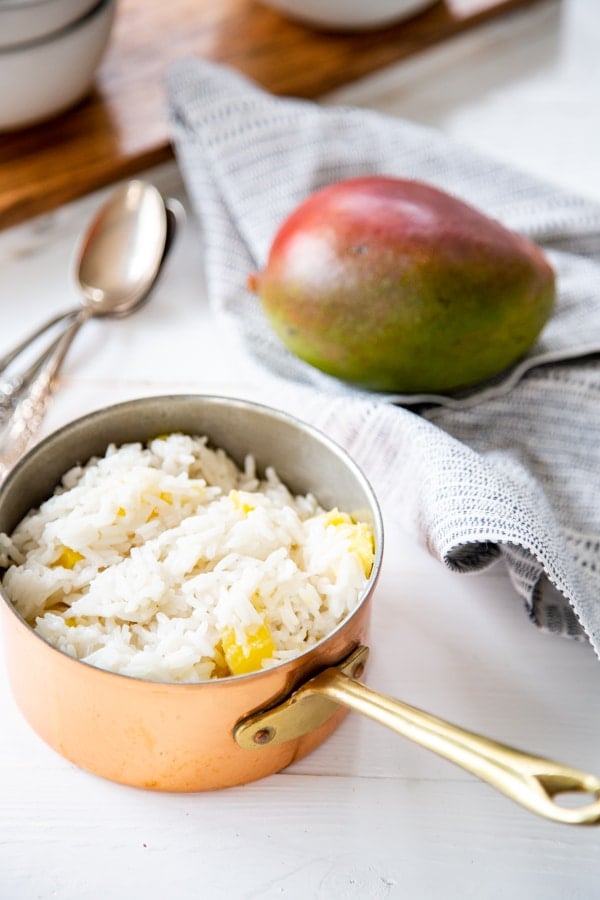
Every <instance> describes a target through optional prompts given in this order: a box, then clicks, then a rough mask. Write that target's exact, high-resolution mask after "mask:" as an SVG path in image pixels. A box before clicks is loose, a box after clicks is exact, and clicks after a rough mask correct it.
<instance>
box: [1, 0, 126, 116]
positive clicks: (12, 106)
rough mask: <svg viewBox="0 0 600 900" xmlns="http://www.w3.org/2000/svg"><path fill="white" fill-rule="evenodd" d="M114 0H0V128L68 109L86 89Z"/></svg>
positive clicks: (105, 35) (106, 33)
mask: <svg viewBox="0 0 600 900" xmlns="http://www.w3.org/2000/svg"><path fill="white" fill-rule="evenodd" d="M115 6H116V0H0V84H1V85H2V87H3V90H2V91H1V92H0V131H8V130H11V129H16V128H23V127H26V126H28V125H33V124H35V123H36V122H40V121H42V120H43V119H48V118H50V117H51V116H53V115H57V114H58V113H60V112H63V110H66V109H68V108H69V107H70V106H72V105H73V104H75V103H77V101H78V100H80V99H81V98H82V97H83V96H84V95H85V94H86V92H87V91H88V90H89V89H90V87H91V84H92V81H93V78H94V73H95V71H96V68H97V66H98V64H99V62H100V60H101V58H102V55H103V53H104V51H105V49H106V46H107V44H108V40H109V36H110V31H111V27H112V23H113V19H114V13H115Z"/></svg>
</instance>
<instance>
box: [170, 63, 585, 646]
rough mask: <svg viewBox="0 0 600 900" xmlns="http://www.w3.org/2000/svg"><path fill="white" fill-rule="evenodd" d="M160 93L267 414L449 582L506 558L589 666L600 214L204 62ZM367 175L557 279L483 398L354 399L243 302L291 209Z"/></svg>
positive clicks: (362, 114) (544, 622)
mask: <svg viewBox="0 0 600 900" xmlns="http://www.w3.org/2000/svg"><path fill="white" fill-rule="evenodd" d="M167 89H168V99H169V108H170V117H171V126H172V134H173V140H174V145H175V149H176V155H177V159H178V162H179V165H180V168H181V172H182V176H183V178H184V182H185V184H186V188H187V191H188V193H189V196H190V199H191V202H192V204H193V206H194V209H195V212H196V213H197V216H198V218H199V221H200V223H201V227H202V240H203V252H204V255H205V271H206V279H207V291H208V296H209V298H210V301H211V303H212V305H213V308H214V310H215V312H216V314H217V316H218V317H219V319H220V321H222V322H223V324H224V325H225V327H226V330H227V332H228V333H229V334H230V336H231V339H232V341H233V342H234V345H235V347H236V348H237V349H236V351H235V352H239V353H240V354H243V355H244V357H245V358H247V360H248V365H249V366H250V368H252V367H254V371H255V374H256V378H257V379H258V380H259V381H261V383H262V384H263V385H266V387H267V395H268V399H269V402H271V403H272V404H273V405H277V406H280V407H282V408H286V409H288V410H289V411H290V412H294V413H296V414H297V415H299V416H300V417H301V418H303V419H305V420H309V421H311V422H312V423H313V424H315V425H317V426H318V427H320V428H321V429H323V430H324V431H325V432H327V433H328V434H329V435H330V436H331V437H333V438H334V439H336V440H337V441H339V442H340V443H341V444H342V445H343V446H345V447H346V449H347V450H348V451H349V452H350V453H351V454H352V456H353V457H354V458H355V459H356V460H357V462H358V463H359V464H360V465H361V466H362V468H363V469H364V470H365V472H366V474H367V476H368V477H369V478H370V480H371V481H372V483H373V485H374V488H375V490H376V491H377V493H378V494H379V496H380V498H381V499H382V500H383V501H384V510H385V508H390V509H393V508H399V507H401V508H402V509H403V510H404V511H405V514H408V515H409V516H410V518H411V521H412V522H413V524H414V527H415V528H416V529H418V531H419V533H420V535H421V537H422V539H423V541H424V542H425V544H426V545H427V547H428V548H429V550H430V552H432V553H433V554H434V555H436V556H437V557H439V559H440V560H442V561H443V562H444V563H445V564H446V565H447V566H448V567H449V568H450V569H452V570H454V571H458V572H471V571H477V570H481V569H483V568H485V567H486V566H489V565H490V564H491V563H492V562H494V561H495V560H497V559H498V558H499V557H503V558H504V560H505V562H506V564H507V567H508V572H509V575H510V577H511V579H512V582H513V584H514V587H515V589H516V591H517V592H518V593H519V594H520V595H521V597H522V598H523V599H524V601H525V603H526V607H527V609H528V611H529V614H530V616H531V618H532V619H533V621H534V622H535V623H536V624H538V625H539V626H540V627H541V628H544V629H546V630H548V631H551V632H555V633H558V634H564V635H569V636H572V637H578V638H584V637H587V638H588V639H589V641H590V642H591V644H592V646H593V648H594V650H595V651H596V654H597V655H600V356H599V352H600V206H598V205H595V204H593V203H590V202H587V201H585V200H584V199H581V198H578V197H574V196H571V195H569V194H568V193H565V192H563V191H560V190H557V189H556V188H554V187H553V186H552V185H548V184H545V183H542V182H539V181H537V180H535V179H533V178H531V177H530V176H525V175H523V174H522V173H520V172H517V171H515V170H513V169H512V168H510V167H507V166H503V165H500V164H498V163H497V162H494V161H491V160H489V159H486V158H483V157H482V156H481V155H478V154H476V153H474V152H473V151H471V150H470V149H469V148H466V147H463V146H458V145H457V144H454V143H451V142H450V141H449V140H448V139H447V138H446V137H444V136H443V135H441V134H439V133H437V132H435V131H433V130H431V129H426V128H423V127H421V126H417V125H415V124H413V123H410V122H406V121H403V120H401V119H397V118H393V117H389V116H385V115H382V114H379V113H376V112H370V111H365V110H359V109H353V108H347V107H324V106H319V105H318V104H314V103H310V102H306V101H301V100H296V99H282V98H275V97H273V96H271V95H269V94H268V93H266V92H265V91H263V90H261V89H260V88H258V87H257V86H256V85H254V84H252V83H250V82H249V81H248V80H246V79H245V78H244V77H242V76H241V75H239V74H238V73H235V72H233V71H232V70H230V69H226V68H224V67H221V66H217V65H214V64H211V63H207V62H204V61H201V60H197V59H186V60H182V61H180V62H178V63H177V64H176V65H175V66H173V67H172V69H171V71H170V73H169V78H168V85H167ZM374 173H381V174H384V173H385V174H391V175H397V176H399V177H405V178H414V179H418V180H421V181H427V182H429V183H431V184H435V185H437V186H438V187H440V188H442V189H443V190H445V191H448V192H449V193H452V194H455V195H457V196H459V197H461V198H462V199H463V200H466V201H467V202H469V203H471V204H473V205H474V206H476V207H478V208H479V209H481V210H482V211H484V212H486V213H487V214H488V215H490V216H493V217H494V218H497V219H499V220H500V221H502V222H503V223H504V224H505V225H507V226H508V227H509V228H512V229H514V230H516V231H519V232H521V233H523V234H527V235H528V236H529V237H531V238H532V239H533V240H535V241H536V242H537V243H539V244H540V245H541V246H542V247H543V248H544V249H545V251H546V253H547V255H548V257H549V259H550V261H551V262H552V264H553V265H554V267H555V269H556V270H557V274H558V284H559V301H558V305H557V309H556V312H555V314H554V316H553V318H552V320H551V321H550V322H549V324H548V325H547V326H546V328H545V329H544V332H543V333H542V335H541V337H540V339H539V340H538V342H537V343H536V345H535V346H534V347H533V348H532V349H531V351H530V353H529V355H528V356H527V358H526V359H525V360H524V361H523V362H522V363H520V364H519V365H517V366H515V367H514V368H513V369H512V370H511V371H510V372H508V373H505V374H504V375H503V376H502V377H500V378H498V379H496V380H495V381H494V382H493V383H488V384H487V385H485V386H483V387H480V388H478V389H476V390H473V391H470V392H467V393H465V394H463V395H460V396H452V397H442V396H418V397H415V396H411V397H400V396H398V397H391V396H390V395H382V394H376V393H370V392H365V391H360V390H356V389H353V388H351V387H349V386H347V385H344V384H343V383H341V382H338V381H336V380H335V379H332V378H329V377H328V376H325V375H323V374H321V373H319V372H317V371H316V370H314V369H312V368H311V367H310V366H308V365H305V364H304V363H302V362H300V361H299V360H297V359H296V358H295V357H293V356H292V355H291V354H289V353H288V352H287V350H285V348H284V347H283V346H282V345H281V344H280V343H279V341H278V340H277V338H276V337H275V336H274V335H273V333H272V332H271V329H270V327H269V325H268V324H267V322H266V320H265V319H264V317H263V315H262V313H261V311H260V308H259V305H258V301H257V299H256V298H255V297H254V296H252V295H251V294H249V292H248V291H247V289H246V278H247V276H248V274H249V273H250V272H252V271H254V270H257V269H260V268H261V267H262V266H263V265H264V264H265V262H266V258H267V254H268V251H269V247H270V244H271V241H272V239H273V237H274V234H275V232H276V230H277V228H278V227H279V225H280V224H281V222H282V221H283V219H284V218H285V217H286V216H287V215H288V214H289V213H290V212H291V211H292V209H293V208H294V207H295V206H296V205H297V204H298V203H299V202H301V201H302V200H303V199H305V198H306V197H307V196H308V194H310V193H311V192H313V191H314V190H316V189H318V188H319V187H321V186H323V185H325V184H328V183H331V182H333V181H337V180H340V179H343V178H348V177H352V176H356V175H364V174H374ZM232 346H233V345H232Z"/></svg>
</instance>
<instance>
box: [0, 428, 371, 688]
mask: <svg viewBox="0 0 600 900" xmlns="http://www.w3.org/2000/svg"><path fill="white" fill-rule="evenodd" d="M372 542H373V538H372V535H371V532H370V530H369V529H368V527H367V526H366V525H364V524H363V523H355V522H354V520H352V519H351V518H350V517H349V516H347V515H344V514H341V513H338V511H337V510H334V511H330V512H326V511H324V510H323V509H321V507H320V506H319V505H318V503H317V502H316V500H315V498H314V497H312V496H311V495H307V496H292V494H291V493H290V491H289V490H288V489H287V488H286V486H285V485H284V484H282V483H281V481H279V479H278V477H277V475H276V473H275V472H274V471H273V470H272V469H269V470H267V472H266V475H265V479H264V480H259V478H258V477H257V475H256V472H255V467H254V461H253V459H252V457H248V458H247V459H246V461H245V467H244V470H243V471H241V470H240V469H238V467H237V466H236V465H235V463H234V462H233V461H232V460H231V459H230V458H229V457H228V456H227V455H226V454H225V453H224V452H223V451H222V450H213V449H212V448H210V447H209V446H208V442H207V440H206V438H201V437H190V436H187V435H183V434H171V435H169V436H167V437H164V438H157V439H155V440H153V441H152V442H151V443H150V444H149V445H148V446H147V447H144V446H142V445H141V444H126V445H123V446H121V447H116V446H114V445H113V446H110V447H109V448H108V450H107V452H106V454H105V456H104V457H102V458H98V459H93V460H91V461H90V462H89V463H88V464H87V465H85V466H84V467H76V468H74V469H72V470H70V471H69V472H68V473H67V474H66V475H65V477H64V479H63V482H62V485H61V486H60V488H58V489H57V491H56V492H55V494H54V495H53V496H52V497H51V498H50V499H48V500H47V501H46V502H45V503H43V504H42V506H41V507H40V508H39V509H38V510H35V511H32V512H31V513H30V514H29V515H28V516H26V518H25V519H24V520H23V521H22V522H21V523H20V524H19V525H18V526H17V528H16V529H15V531H14V532H13V534H12V535H11V536H8V535H0V566H2V567H3V568H5V569H6V572H5V574H4V577H3V579H2V581H3V586H4V589H5V591H6V593H7V595H8V597H9V598H10V600H11V601H12V602H13V603H14V605H15V606H16V608H17V609H18V611H19V612H20V613H21V614H22V616H23V617H24V618H25V619H26V620H27V621H28V622H29V623H30V624H31V625H32V626H33V627H34V628H35V630H36V632H37V633H38V634H39V635H41V637H43V638H44V639H46V640H47V641H49V642H50V643H51V644H53V645H54V646H56V647H58V648H59V649H60V650H62V651H64V652H65V653H68V654H70V655H71V656H74V657H75V658H77V659H80V660H84V661H85V662H87V663H90V664H92V665H95V666H98V667H100V668H102V669H107V670H109V671H113V672H120V673H122V674H125V675H130V676H135V677H138V678H144V679H149V680H153V681H174V682H198V681H204V680H206V679H210V678H214V677H220V676H226V675H230V674H242V673H243V672H246V671H250V670H254V669H257V668H261V667H267V666H271V665H274V664H276V663H278V662H280V661H282V660H286V659H289V658H291V657H294V656H295V655H297V654H298V653H301V652H302V651H304V650H306V649H307V647H309V646H310V645H312V644H314V643H316V642H317V641H319V640H321V639H322V638H323V637H325V636H326V635H327V634H328V633H330V632H331V631H332V630H333V629H334V628H335V626H336V625H337V624H338V623H340V622H341V621H342V620H343V619H344V618H345V617H346V616H347V615H348V613H349V612H350V611H351V610H353V609H354V608H355V606H356V604H357V602H358V600H359V598H360V596H361V593H362V591H363V589H364V587H365V584H366V581H367V576H368V573H369V571H370V568H371V564H372V558H373V555H372V551H373V543H372Z"/></svg>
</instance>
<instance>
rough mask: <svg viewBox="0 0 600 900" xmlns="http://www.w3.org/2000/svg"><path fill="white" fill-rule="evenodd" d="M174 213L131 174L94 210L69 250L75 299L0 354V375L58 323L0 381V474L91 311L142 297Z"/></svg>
mask: <svg viewBox="0 0 600 900" xmlns="http://www.w3.org/2000/svg"><path fill="white" fill-rule="evenodd" d="M181 216H182V210H181V207H180V206H179V204H177V203H176V201H172V200H167V201H165V200H163V198H162V196H161V195H160V193H159V192H158V191H157V189H156V188H155V187H153V186H152V185H150V184H147V183H144V182H141V181H132V182H129V183H128V184H126V185H124V186H122V187H120V188H118V189H117V190H116V191H115V192H114V193H113V194H112V195H111V196H110V197H109V199H108V201H107V202H106V203H105V204H104V206H103V207H102V208H101V209H100V211H99V213H98V214H97V215H96V216H95V217H94V219H93V221H92V222H91V224H90V226H89V227H88V229H87V231H86V233H85V235H84V238H83V240H82V242H81V244H80V248H79V251H78V253H77V256H76V279H77V281H78V284H79V286H80V288H81V292H82V299H81V303H80V306H79V307H78V308H76V309H73V310H70V311H68V312H65V313H63V314H62V315H59V316H55V317H54V318H52V319H50V320H48V322H46V323H45V324H44V325H42V326H41V328H38V329H37V330H36V331H35V332H34V333H33V334H31V335H30V336H29V338H26V339H25V340H24V341H22V342H21V343H20V344H19V345H18V347H16V348H14V349H13V350H12V351H10V353H8V354H6V356H5V357H4V358H3V359H2V360H0V375H2V374H3V371H2V367H3V366H4V367H6V366H7V365H10V363H12V362H13V361H14V360H15V359H16V358H17V357H18V356H19V355H20V354H21V353H22V352H23V351H24V350H26V349H27V348H28V347H29V346H30V344H31V343H32V342H34V341H35V340H37V339H38V338H39V337H40V336H41V335H42V334H43V333H44V332H45V331H47V330H48V329H50V328H53V327H54V326H56V325H58V324H59V323H60V322H63V323H64V324H65V327H64V328H63V330H62V331H61V333H60V334H59V336H58V337H57V338H55V339H54V340H53V341H52V343H51V344H50V345H49V346H48V347H47V348H46V349H45V350H44V351H43V352H42V353H40V355H39V356H38V357H37V358H36V359H35V360H34V361H33V362H32V363H31V364H30V365H29V367H28V368H27V370H26V371H25V372H23V373H22V374H20V375H18V376H13V377H12V378H10V379H6V378H5V379H4V380H3V381H1V382H0V480H1V479H2V477H3V476H4V474H6V472H7V471H8V468H10V466H11V465H12V464H13V463H14V462H16V460H17V459H18V458H19V457H20V456H21V455H22V454H23V453H24V451H25V449H26V448H27V446H28V444H29V443H30V442H31V441H32V439H33V437H34V436H35V433H36V432H37V430H38V428H39V425H40V423H41V421H42V418H43V416H44V413H45V409H46V406H47V402H48V399H49V397H50V394H51V391H52V385H53V382H54V381H55V379H56V376H57V374H58V372H59V369H60V366H61V365H62V362H63V360H64V358H65V355H66V353H67V351H68V349H69V347H70V345H71V343H72V341H73V339H74V337H75V335H76V334H77V332H78V331H79V329H80V328H81V326H82V325H83V323H84V322H86V321H87V320H88V319H89V318H91V317H92V316H112V317H124V316H127V315H130V314H131V313H132V312H134V311H135V310H137V309H139V308H140V306H141V305H142V304H143V303H145V302H146V300H147V299H148V296H149V294H150V291H151V289H152V288H153V286H154V284H155V283H156V280H157V278H158V275H159V273H160V271H161V268H162V265H163V263H164V261H165V258H166V256H167V254H168V251H169V250H170V247H171V245H172V243H173V240H174V237H175V232H176V228H177V222H178V220H179V218H180V217H181Z"/></svg>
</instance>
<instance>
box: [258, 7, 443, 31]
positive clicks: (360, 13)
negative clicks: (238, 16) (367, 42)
mask: <svg viewBox="0 0 600 900" xmlns="http://www.w3.org/2000/svg"><path fill="white" fill-rule="evenodd" d="M262 2H263V3H265V4H266V5H267V6H271V7H273V9H276V10H278V11H279V12H282V13H284V15H286V16H289V17H290V18H293V19H297V20H298V21H300V22H304V23H306V24H307V25H312V26H313V27H315V28H326V29H334V30H337V31H361V30H366V29H373V28H382V27H383V26H385V25H392V24H393V23H395V22H400V21H402V20H403V19H407V18H409V17H410V16H414V15H416V14H417V13H418V12H421V10H423V9H426V8H427V7H428V6H433V4H434V3H435V2H437V0H262Z"/></svg>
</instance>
